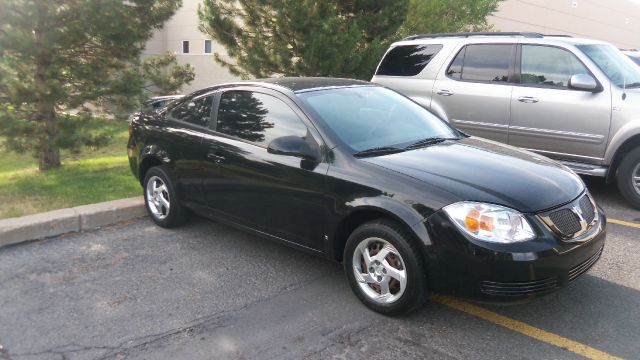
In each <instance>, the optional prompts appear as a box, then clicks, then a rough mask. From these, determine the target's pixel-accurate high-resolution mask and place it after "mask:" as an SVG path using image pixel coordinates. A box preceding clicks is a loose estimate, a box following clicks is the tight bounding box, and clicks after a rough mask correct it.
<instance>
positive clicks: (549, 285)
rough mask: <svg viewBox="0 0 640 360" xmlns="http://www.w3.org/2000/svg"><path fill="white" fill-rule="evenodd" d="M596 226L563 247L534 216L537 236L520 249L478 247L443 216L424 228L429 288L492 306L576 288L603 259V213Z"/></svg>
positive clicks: (438, 214) (433, 218)
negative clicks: (577, 281) (427, 238)
mask: <svg viewBox="0 0 640 360" xmlns="http://www.w3.org/2000/svg"><path fill="white" fill-rule="evenodd" d="M598 210H599V211H598V219H597V222H596V223H595V225H594V226H593V227H592V228H591V229H590V230H589V231H588V232H587V233H585V234H583V235H582V236H580V237H579V238H577V239H575V240H574V241H563V240H561V239H560V238H559V237H558V236H557V235H556V234H555V233H553V231H551V230H550V229H549V228H548V227H547V226H545V225H544V224H543V222H542V221H541V220H540V219H539V218H538V217H537V216H535V215H531V216H528V220H529V222H530V223H531V225H532V227H534V228H535V229H534V230H535V231H536V233H537V234H538V236H537V237H536V238H535V239H533V240H530V241H526V242H522V243H515V244H493V243H486V242H482V241H477V240H475V239H472V238H470V237H468V236H467V235H466V234H463V233H462V232H461V231H460V230H458V228H457V227H456V226H455V225H454V224H453V223H452V222H451V220H450V219H449V217H448V216H447V215H446V214H445V213H444V212H443V211H439V212H436V213H435V214H433V215H432V216H430V217H429V219H428V220H427V222H425V225H426V226H427V230H428V232H429V234H430V237H431V240H432V245H430V246H428V247H427V248H426V257H427V263H428V269H429V281H430V283H429V286H430V288H431V289H432V290H434V291H436V292H441V293H446V294H451V295H454V296H460V297H466V298H472V299H476V300H481V301H491V302H495V301H498V302H513V301H518V300H522V299H527V298H532V297H535V296H538V295H543V294H547V293H549V292H552V291H554V290H556V289H558V288H561V287H564V286H566V285H568V284H569V283H571V282H573V281H574V280H575V279H577V278H578V277H579V276H580V275H582V274H584V273H585V272H586V271H587V270H589V269H590V268H591V266H593V264H595V263H596V262H597V260H598V259H599V258H600V255H601V254H602V251H603V249H604V243H605V238H606V218H605V216H604V215H603V212H602V210H601V209H598Z"/></svg>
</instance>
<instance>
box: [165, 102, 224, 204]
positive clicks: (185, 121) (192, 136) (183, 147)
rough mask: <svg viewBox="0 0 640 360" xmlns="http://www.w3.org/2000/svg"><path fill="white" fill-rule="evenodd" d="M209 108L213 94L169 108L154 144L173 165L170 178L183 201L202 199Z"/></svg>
mask: <svg viewBox="0 0 640 360" xmlns="http://www.w3.org/2000/svg"><path fill="white" fill-rule="evenodd" d="M212 108H213V95H212V94H206V95H201V96H197V97H193V98H189V99H187V100H186V101H184V102H182V103H180V104H179V105H177V106H175V107H173V108H171V109H170V110H169V111H167V113H166V114H165V115H164V120H165V121H164V124H163V127H164V128H163V131H162V133H161V134H160V136H159V139H158V140H157V142H156V143H158V144H162V147H164V149H163V150H161V151H160V153H159V154H158V155H160V156H163V155H164V156H167V157H168V158H169V159H170V160H171V161H172V162H173V167H172V168H173V171H172V177H173V180H174V182H175V184H176V186H177V187H178V189H179V191H180V192H181V193H182V195H183V199H184V200H185V201H196V202H197V201H199V200H201V191H202V189H201V186H200V183H201V181H202V159H203V153H204V150H203V147H202V146H203V145H202V135H203V132H204V131H206V129H207V127H208V126H209V124H210V121H211V111H212ZM163 151H164V152H165V153H163Z"/></svg>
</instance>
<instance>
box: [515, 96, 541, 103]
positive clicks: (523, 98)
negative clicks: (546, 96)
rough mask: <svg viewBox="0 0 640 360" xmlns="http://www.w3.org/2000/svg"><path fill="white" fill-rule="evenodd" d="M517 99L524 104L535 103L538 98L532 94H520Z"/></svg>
mask: <svg viewBox="0 0 640 360" xmlns="http://www.w3.org/2000/svg"><path fill="white" fill-rule="evenodd" d="M518 101H520V102H523V103H526V104H535V103H537V102H538V101H540V100H538V98H535V97H533V96H520V97H519V98H518Z"/></svg>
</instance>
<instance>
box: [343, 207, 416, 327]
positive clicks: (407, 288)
mask: <svg viewBox="0 0 640 360" xmlns="http://www.w3.org/2000/svg"><path fill="white" fill-rule="evenodd" d="M343 259H344V269H345V273H346V275H347V279H348V280H349V285H350V286H351V289H352V290H353V292H354V293H355V295H356V296H357V297H358V299H360V301H361V302H362V303H364V304H365V305H366V306H367V307H369V308H370V309H372V310H374V311H376V312H379V313H381V314H385V315H397V314H403V313H408V312H410V311H413V310H416V309H418V308H420V307H422V306H423V305H424V303H425V302H426V300H427V276H426V270H425V264H424V259H423V257H422V256H421V251H420V249H419V248H418V246H417V245H416V244H415V242H414V241H412V236H411V235H410V234H409V233H408V232H407V231H406V230H404V228H403V227H402V226H401V225H400V224H398V223H396V222H394V221H390V220H386V219H380V220H374V221H371V222H368V223H365V224H363V225H361V226H360V227H358V228H357V229H356V230H354V231H353V232H352V233H351V235H350V236H349V239H348V240H347V243H346V246H345V250H344V257H343Z"/></svg>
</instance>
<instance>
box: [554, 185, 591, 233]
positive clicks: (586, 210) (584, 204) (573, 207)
mask: <svg viewBox="0 0 640 360" xmlns="http://www.w3.org/2000/svg"><path fill="white" fill-rule="evenodd" d="M596 215H597V212H596V208H595V206H594V204H593V201H592V200H591V197H590V196H589V195H588V194H584V195H583V196H582V197H581V198H580V199H578V200H576V201H574V202H571V203H569V204H567V205H565V206H564V207H562V208H560V209H556V210H553V211H551V212H549V213H547V214H543V215H542V220H543V221H544V222H545V223H546V224H547V225H549V227H550V228H551V229H552V230H553V231H554V232H556V233H557V234H558V235H560V237H562V238H563V239H565V240H566V239H572V238H575V237H577V236H579V235H582V234H583V233H585V232H586V231H587V230H589V229H590V228H591V226H593V223H594V220H595V219H596ZM580 217H582V220H584V222H581V219H580ZM584 224H586V227H585V226H584Z"/></svg>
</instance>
